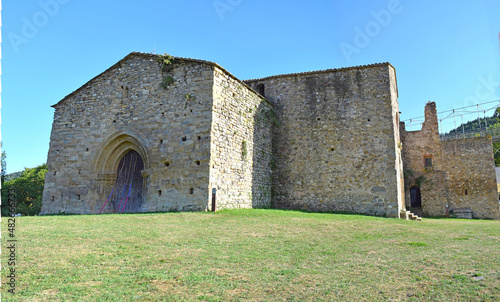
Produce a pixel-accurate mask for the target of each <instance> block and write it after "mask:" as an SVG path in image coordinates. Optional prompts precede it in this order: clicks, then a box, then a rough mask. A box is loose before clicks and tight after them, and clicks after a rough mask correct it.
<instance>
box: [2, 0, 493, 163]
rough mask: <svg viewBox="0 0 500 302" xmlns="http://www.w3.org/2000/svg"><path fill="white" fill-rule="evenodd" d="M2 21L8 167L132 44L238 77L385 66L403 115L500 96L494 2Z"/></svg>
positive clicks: (389, 0)
mask: <svg viewBox="0 0 500 302" xmlns="http://www.w3.org/2000/svg"><path fill="white" fill-rule="evenodd" d="M2 23H3V24H2V129H1V130H2V143H3V150H4V151H6V152H7V172H9V173H10V172H15V171H19V170H22V169H23V168H24V167H33V166H36V165H38V164H41V163H44V162H45V161H46V159H47V152H48V147H49V139H50V130H51V125H52V118H53V112H54V110H53V108H51V107H50V106H51V105H53V104H55V103H57V102H58V101H59V100H61V99H62V98H63V97H65V96H66V95H68V94H69V93H71V92H72V91H74V90H76V89H77V88H79V87H80V86H82V85H83V84H85V83H86V82H87V81H88V80H90V79H91V78H93V77H94V76H96V75H98V74H99V73H101V72H103V71H104V70H106V69H107V68H108V67H110V66H111V65H113V64H114V63H116V62H117V61H119V60H120V59H122V58H123V57H124V56H126V55H127V54H128V53H130V52H132V51H141V52H152V51H153V50H155V51H156V53H164V52H166V53H169V54H171V55H174V56H181V57H190V58H197V59H204V60H209V61H214V62H217V63H219V64H220V65H221V66H223V67H224V68H226V69H227V70H228V71H229V72H231V73H233V74H234V75H235V76H237V77H238V78H240V79H251V78H259V77H264V76H270V75H275V74H284V73H292V72H303V71H310V70H321V69H328V68H338V67H346V66H355V65H365V64H372V63H378V62H390V63H391V64H392V65H393V66H394V67H395V68H396V72H397V77H398V86H399V104H400V111H401V112H402V115H401V118H402V120H405V119H408V118H412V117H418V116H422V115H423V109H424V105H425V103H426V102H427V101H429V100H431V101H435V102H436V103H437V107H438V111H445V110H448V109H452V108H458V107H463V106H466V105H474V104H476V103H485V102H489V101H495V100H499V99H500V88H499V84H500V41H499V33H500V1H498V0H483V1H481V0H474V1H473V0H470V1H460V0H457V1H428V0H400V1H397V0H381V1H378V0H377V1H374V0H370V1H368V0H361V1H352V0H338V1H337V0H331V1H326V0H325V1H322V0H321V1H320V0H316V1H315V0H311V1H307V2H306V1H298V0H287V1H269V0H267V1H261V0H252V1H250V0H207V1H188V0H185V1H179V0H163V1H158V0H155V1H154V0H143V1H128V0H121V1H114V0H110V1H95V0H86V1H77V0H41V1H34V0H23V1H15V0H6V1H3V8H2ZM493 105H494V104H493ZM493 105H492V106H493ZM488 106H489V105H485V106H483V107H485V109H486V107H488ZM490 107H491V106H490ZM488 109H489V108H488ZM475 117H477V114H476V115H474V114H473V115H472V116H469V117H468V118H469V119H473V118H475ZM413 130H415V129H413Z"/></svg>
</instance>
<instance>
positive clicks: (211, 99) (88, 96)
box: [42, 53, 272, 214]
mask: <svg viewBox="0 0 500 302" xmlns="http://www.w3.org/2000/svg"><path fill="white" fill-rule="evenodd" d="M172 67H173V68H172V69H171V70H169V71H168V72H162V70H161V64H159V62H158V56H156V55H149V54H139V53H132V54H130V55H129V56H127V57H126V58H124V59H123V60H121V61H120V62H118V63H117V64H115V65H114V66H112V67H111V68H110V69H108V70H107V71H105V72H104V73H102V74H101V75H99V76H97V77H96V78H94V79H92V80H91V81H89V82H88V83H87V84H85V85H84V86H83V87H81V88H80V89H78V90H77V91H75V92H74V93H72V94H70V95H69V96H67V97H66V98H64V99H63V100H62V101H60V102H59V103H58V104H56V105H54V108H55V109H56V111H55V114H54V123H53V127H52V134H51V142H50V149H49V154H48V160H47V164H48V169H49V172H48V173H47V175H46V179H45V182H46V184H45V190H44V196H43V207H42V212H45V213H59V212H63V213H79V214H91V213H98V212H99V211H100V210H101V209H102V206H103V205H104V203H105V202H106V200H107V199H108V196H109V195H110V193H111V192H112V191H113V188H114V185H115V181H116V179H117V169H118V166H119V163H120V159H121V158H123V157H124V155H125V154H127V153H128V152H130V151H132V150H133V151H136V152H138V153H139V155H140V156H141V158H142V161H143V162H144V170H143V171H142V176H143V190H144V192H143V194H142V196H143V200H142V202H141V203H142V206H141V207H140V211H141V212H152V211H172V210H180V211H186V210H206V209H208V208H209V205H210V202H209V201H210V198H211V196H212V194H211V189H212V188H218V189H219V191H218V192H217V199H218V200H219V201H218V202H219V203H220V205H221V206H222V207H226V208H233V207H252V206H256V205H259V206H266V205H269V204H270V203H271V200H270V194H269V195H268V196H267V197H266V196H264V195H263V194H260V193H259V192H257V188H260V187H262V188H265V189H267V190H268V191H270V189H269V188H270V186H271V177H270V168H269V165H270V152H271V149H270V144H271V143H270V142H271V135H270V131H271V127H270V126H269V125H271V120H270V119H269V118H268V117H267V114H266V113H267V112H268V111H269V110H272V105H271V104H270V103H269V102H267V101H266V100H264V99H263V98H262V97H261V96H259V95H258V94H257V93H255V92H254V91H252V90H251V89H249V88H248V87H247V86H246V85H245V84H243V83H242V82H241V81H239V80H237V79H236V78H235V77H234V76H232V75H230V74H229V73H228V72H227V71H225V70H224V69H222V68H221V67H220V66H218V65H216V64H214V63H210V62H205V61H199V60H190V59H181V58H177V59H176V63H175V64H173V65H172ZM167 76H170V77H171V78H172V79H174V81H173V82H172V83H171V84H169V85H168V86H166V88H164V87H162V83H163V82H164V79H165V77H167ZM240 112H241V115H239V113H240ZM256 123H257V124H258V125H257V126H255V125H254V124H256ZM243 142H245V144H246V146H245V148H246V150H245V153H246V154H245V156H244V157H243V156H242V152H243V151H242V144H243ZM254 179H255V181H254ZM263 191H264V190H263ZM117 193H119V194H117ZM120 194H121V196H120ZM126 195H127V189H125V191H124V193H121V192H115V194H114V195H113V196H117V199H119V200H120V202H121V204H124V202H125V199H126V198H125V196H126ZM116 206H117V204H114V207H113V203H112V202H108V203H106V206H105V207H104V209H103V212H104V213H106V212H107V213H109V212H113V211H116V210H117V209H116V208H115V207H116ZM120 209H121V208H120ZM120 209H118V211H119V210H120Z"/></svg>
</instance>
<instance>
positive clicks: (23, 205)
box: [2, 164, 47, 216]
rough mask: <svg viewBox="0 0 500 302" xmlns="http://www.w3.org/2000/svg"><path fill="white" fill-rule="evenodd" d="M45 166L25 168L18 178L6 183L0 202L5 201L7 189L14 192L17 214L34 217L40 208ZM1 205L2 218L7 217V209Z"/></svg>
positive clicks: (3, 204)
mask: <svg viewBox="0 0 500 302" xmlns="http://www.w3.org/2000/svg"><path fill="white" fill-rule="evenodd" d="M45 173H47V165H46V164H42V165H39V166H37V167H35V168H26V169H24V171H23V173H22V174H21V176H20V177H18V178H16V179H13V180H11V181H6V182H5V183H4V185H3V186H2V200H7V196H8V191H9V189H11V188H13V189H14V190H15V191H16V201H17V213H21V214H23V215H36V214H38V213H40V210H41V208H42V194H43V186H44V184H45ZM5 204H6V203H5V202H4V203H2V216H5V214H7V215H8V208H7V207H6V206H5Z"/></svg>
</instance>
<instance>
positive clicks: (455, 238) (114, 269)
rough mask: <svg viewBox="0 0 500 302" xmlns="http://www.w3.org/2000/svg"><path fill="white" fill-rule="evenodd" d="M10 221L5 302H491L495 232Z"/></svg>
mask: <svg viewBox="0 0 500 302" xmlns="http://www.w3.org/2000/svg"><path fill="white" fill-rule="evenodd" d="M16 222H17V226H16V236H17V239H18V240H19V241H18V248H17V253H18V255H19V258H18V261H17V263H18V266H17V268H16V272H17V282H18V284H17V293H16V295H12V294H9V293H7V292H6V290H7V289H8V287H7V286H6V284H5V279H6V278H5V276H6V275H7V269H8V266H7V263H6V257H7V256H8V253H7V251H6V250H5V248H6V246H7V243H6V238H7V236H6V235H7V225H6V224H7V219H5V218H4V219H2V248H3V251H2V288H1V290H2V301H332V300H333V301H357V300H358V301H389V300H392V301H498V300H500V221H491V220H490V221H487V220H463V219H460V220H459V219H424V220H423V221H422V222H415V221H404V220H398V219H389V218H378V217H369V216H358V215H341V214H315V213H304V212H296V211H279V210H234V211H221V212H218V213H215V214H214V213H162V214H135V215H123V214H122V215H116V214H115V215H91V216H50V217H20V218H17V219H16ZM474 276H484V278H485V279H484V280H482V281H475V280H474V279H473V277H474Z"/></svg>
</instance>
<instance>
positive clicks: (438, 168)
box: [401, 102, 500, 219]
mask: <svg viewBox="0 0 500 302" xmlns="http://www.w3.org/2000/svg"><path fill="white" fill-rule="evenodd" d="M401 140H402V142H403V146H404V147H403V162H404V170H405V174H406V175H405V188H406V201H407V207H410V199H411V198H410V188H411V187H414V186H416V187H419V188H420V191H421V200H422V208H421V210H422V213H423V215H424V216H447V215H450V214H453V213H454V212H458V211H462V210H470V211H472V217H474V218H493V219H498V218H500V215H499V205H498V194H497V191H496V176H495V162H494V159H493V146H492V142H491V139H490V138H487V137H478V138H470V139H458V140H450V141H441V140H440V138H439V130H438V120H437V113H436V104H435V103H434V102H429V103H428V104H427V105H426V107H425V122H424V123H423V125H422V129H421V130H420V131H408V132H407V131H405V130H404V124H403V125H402V129H401ZM426 158H428V159H429V158H430V159H431V161H432V164H431V165H427V166H426V163H425V162H426Z"/></svg>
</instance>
